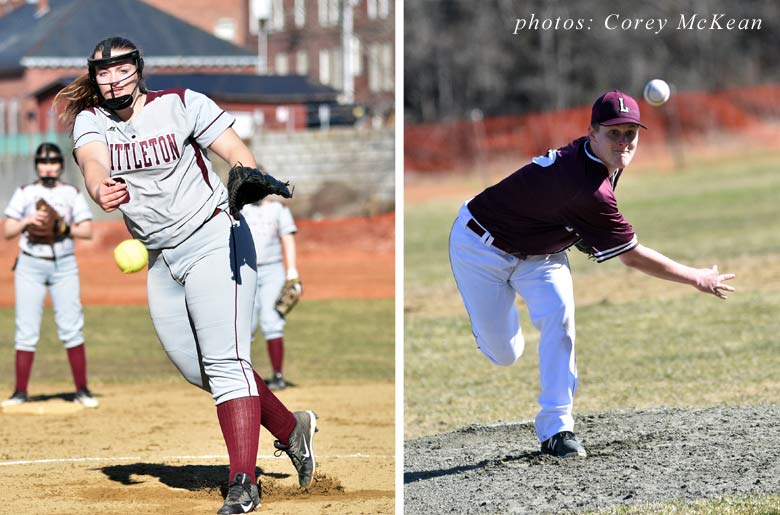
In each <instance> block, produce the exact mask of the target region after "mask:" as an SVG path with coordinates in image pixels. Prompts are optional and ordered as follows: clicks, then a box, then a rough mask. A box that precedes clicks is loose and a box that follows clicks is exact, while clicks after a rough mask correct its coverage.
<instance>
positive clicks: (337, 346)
mask: <svg viewBox="0 0 780 515" xmlns="http://www.w3.org/2000/svg"><path fill="white" fill-rule="evenodd" d="M393 315H394V308H393V301H392V299H378V300H362V299H361V300H332V301H316V300H309V301H304V302H301V303H300V304H299V305H298V306H296V308H295V310H294V311H293V312H292V313H291V314H290V315H289V317H288V324H287V327H286V329H285V342H286V345H285V374H286V375H287V377H289V378H290V379H291V380H292V381H293V382H295V381H296V380H298V378H301V379H300V380H302V378H305V381H306V382H307V383H314V382H322V383H337V382H350V381H354V382H360V381H388V382H389V381H393V378H394V370H395V369H394V361H395V353H394V343H395V341H394V319H393ZM84 316H85V327H84V336H85V339H86V344H87V359H88V367H89V379H90V383H92V384H96V385H99V384H101V383H115V384H116V383H118V384H128V383H134V382H144V381H182V379H181V376H180V375H179V373H178V371H177V370H176V369H175V368H174V366H173V365H172V364H171V363H170V361H169V360H168V358H167V356H166V355H165V352H164V351H163V350H162V346H161V345H160V343H159V341H158V340H157V336H156V334H155V332H154V328H153V327H152V323H151V319H150V318H149V313H148V309H147V308H146V306H87V307H86V308H85V314H84ZM13 317H14V310H13V309H12V308H4V309H0V335H1V336H0V341H1V342H2V349H3V351H2V352H3V353H4V355H5V357H4V358H3V359H0V378H3V385H0V387H2V388H3V390H0V395H2V396H5V395H6V392H5V390H7V391H8V392H7V393H8V394H10V392H11V390H12V389H13V377H14V368H13V334H14V319H13ZM252 359H253V363H254V366H255V369H256V370H257V371H258V372H259V373H260V375H262V376H266V375H268V374H269V373H270V367H269V365H268V355H267V352H266V347H265V342H264V341H263V339H262V337H261V336H258V340H256V341H255V344H254V345H253V347H252ZM70 380H71V376H70V368H69V367H68V361H67V356H66V354H65V351H64V350H63V348H62V344H61V343H60V342H59V341H58V339H57V332H56V329H55V326H54V320H53V316H52V312H51V309H50V308H47V309H46V312H45V313H44V320H43V328H42V333H41V341H40V342H39V344H38V351H37V352H36V356H35V363H34V365H33V373H32V378H31V389H32V390H34V389H35V385H36V384H41V383H61V382H68V381H70Z"/></svg>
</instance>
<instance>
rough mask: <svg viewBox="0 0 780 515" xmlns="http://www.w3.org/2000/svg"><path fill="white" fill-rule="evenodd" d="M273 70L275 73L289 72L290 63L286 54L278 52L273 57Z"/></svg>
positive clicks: (284, 73) (283, 73)
mask: <svg viewBox="0 0 780 515" xmlns="http://www.w3.org/2000/svg"><path fill="white" fill-rule="evenodd" d="M274 71H275V72H276V74H277V75H287V74H288V73H290V65H289V62H288V59H287V54H283V53H279V54H276V57H275V58H274Z"/></svg>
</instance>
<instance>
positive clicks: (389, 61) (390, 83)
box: [380, 44, 395, 91]
mask: <svg viewBox="0 0 780 515" xmlns="http://www.w3.org/2000/svg"><path fill="white" fill-rule="evenodd" d="M381 47H382V50H381V58H380V61H381V63H382V79H383V81H382V82H383V85H384V90H385V91H393V88H394V87H395V77H394V73H393V68H394V67H393V46H392V45H390V44H384V45H381Z"/></svg>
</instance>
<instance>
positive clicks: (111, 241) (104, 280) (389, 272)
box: [0, 214, 395, 306]
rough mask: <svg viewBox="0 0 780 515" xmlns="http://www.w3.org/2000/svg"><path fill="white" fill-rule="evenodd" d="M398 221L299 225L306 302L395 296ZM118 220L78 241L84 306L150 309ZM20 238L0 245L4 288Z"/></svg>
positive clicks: (9, 295) (3, 302)
mask: <svg viewBox="0 0 780 515" xmlns="http://www.w3.org/2000/svg"><path fill="white" fill-rule="evenodd" d="M394 224H395V216H394V215H392V214H388V215H380V216H375V217H371V218H351V219H344V220H323V221H312V220H299V221H297V225H298V229H299V231H298V236H297V238H296V243H297V250H298V271H299V272H300V274H301V278H302V279H303V284H304V297H305V298H306V299H334V298H346V297H348V298H385V297H392V296H393V293H394V291H395V274H394V266H395V256H394V249H395V242H394V239H395V225H394ZM129 237H130V236H129V234H128V232H127V229H125V226H124V224H123V223H122V222H120V221H110V222H95V236H94V238H93V239H92V240H91V241H86V242H85V241H78V242H77V246H76V257H77V259H78V263H79V271H80V273H81V300H82V303H84V304H104V305H114V304H146V271H142V272H139V273H137V274H128V275H126V274H122V273H120V272H119V270H118V269H117V267H116V265H115V264H114V258H113V250H114V247H115V246H116V245H117V244H118V243H119V242H120V241H122V240H124V239H127V238H129ZM18 244H19V240H18V239H13V240H10V241H7V240H0V284H5V285H13V272H12V271H11V267H12V266H13V263H14V260H15V259H16V256H17V254H18ZM13 295H14V293H13V288H2V289H0V306H13V304H14V298H13Z"/></svg>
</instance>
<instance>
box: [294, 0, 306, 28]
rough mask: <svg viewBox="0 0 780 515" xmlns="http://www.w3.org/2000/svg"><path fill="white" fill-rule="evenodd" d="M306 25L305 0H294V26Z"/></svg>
mask: <svg viewBox="0 0 780 515" xmlns="http://www.w3.org/2000/svg"><path fill="white" fill-rule="evenodd" d="M304 25H306V0H295V26H296V27H303V26H304Z"/></svg>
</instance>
